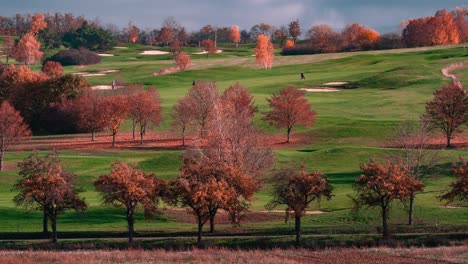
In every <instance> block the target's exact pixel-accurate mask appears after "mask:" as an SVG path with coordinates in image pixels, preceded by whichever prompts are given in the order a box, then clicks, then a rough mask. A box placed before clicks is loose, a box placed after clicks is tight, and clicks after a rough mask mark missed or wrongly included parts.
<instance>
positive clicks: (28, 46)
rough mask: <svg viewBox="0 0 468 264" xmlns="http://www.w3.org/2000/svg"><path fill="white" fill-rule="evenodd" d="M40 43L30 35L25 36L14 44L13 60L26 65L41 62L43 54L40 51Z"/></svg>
mask: <svg viewBox="0 0 468 264" xmlns="http://www.w3.org/2000/svg"><path fill="white" fill-rule="evenodd" d="M40 47H41V43H40V42H39V41H37V39H36V38H35V37H34V35H33V34H32V33H27V34H25V35H24V36H23V37H22V38H21V39H20V40H19V42H18V44H16V47H15V53H14V58H15V59H16V60H17V61H19V62H24V63H25V64H26V65H28V66H29V65H31V64H36V63H38V62H39V61H41V59H42V57H43V56H44V53H43V52H42V51H41V50H40Z"/></svg>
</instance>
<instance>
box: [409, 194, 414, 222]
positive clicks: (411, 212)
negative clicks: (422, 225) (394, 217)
mask: <svg viewBox="0 0 468 264" xmlns="http://www.w3.org/2000/svg"><path fill="white" fill-rule="evenodd" d="M414 196H415V194H414V193H412V194H411V195H410V199H409V213H408V225H413V215H414Z"/></svg>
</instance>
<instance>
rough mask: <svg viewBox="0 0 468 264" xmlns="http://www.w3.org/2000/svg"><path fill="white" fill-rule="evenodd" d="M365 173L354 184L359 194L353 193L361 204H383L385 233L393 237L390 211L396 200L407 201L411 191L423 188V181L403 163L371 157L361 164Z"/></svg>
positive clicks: (354, 199)
mask: <svg viewBox="0 0 468 264" xmlns="http://www.w3.org/2000/svg"><path fill="white" fill-rule="evenodd" d="M361 170H362V171H363V174H362V175H361V176H359V177H358V178H357V179H356V181H355V185H354V190H355V192H356V196H355V197H352V199H353V201H354V202H355V205H356V207H357V208H359V207H360V206H366V207H380V210H381V216H382V235H383V238H384V239H385V240H387V239H388V238H389V235H390V233H389V230H388V214H389V211H390V205H391V204H392V202H393V201H394V200H401V201H406V200H407V199H408V198H409V196H410V195H411V193H416V192H418V191H421V190H422V189H423V187H424V185H423V184H422V182H420V181H418V180H416V179H413V178H411V177H410V176H409V172H408V169H407V168H406V167H405V166H403V163H401V162H400V163H393V162H390V161H388V162H387V164H386V165H383V164H380V163H378V162H375V161H373V160H371V161H370V162H369V163H368V164H361Z"/></svg>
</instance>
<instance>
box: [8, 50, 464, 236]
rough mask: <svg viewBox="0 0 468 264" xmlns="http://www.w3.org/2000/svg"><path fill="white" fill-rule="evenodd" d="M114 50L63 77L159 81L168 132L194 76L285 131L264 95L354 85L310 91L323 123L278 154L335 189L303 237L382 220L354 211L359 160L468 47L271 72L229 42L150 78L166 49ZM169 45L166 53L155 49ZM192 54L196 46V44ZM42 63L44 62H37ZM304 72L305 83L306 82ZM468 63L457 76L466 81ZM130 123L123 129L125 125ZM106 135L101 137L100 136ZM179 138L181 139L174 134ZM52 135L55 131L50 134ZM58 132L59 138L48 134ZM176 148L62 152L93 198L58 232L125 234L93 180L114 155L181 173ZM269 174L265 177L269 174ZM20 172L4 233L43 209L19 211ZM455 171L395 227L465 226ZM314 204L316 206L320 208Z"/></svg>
mask: <svg viewBox="0 0 468 264" xmlns="http://www.w3.org/2000/svg"><path fill="white" fill-rule="evenodd" d="M124 47H126V48H124V49H123V48H117V49H114V50H112V51H110V52H109V53H110V54H113V55H114V56H112V57H103V61H102V63H101V64H98V65H92V66H87V67H84V68H77V67H71V66H70V67H65V71H66V72H67V73H72V72H84V71H86V72H99V71H103V70H118V72H116V73H111V74H108V75H106V76H98V77H88V78H87V79H88V81H89V82H90V83H91V84H93V85H105V84H107V85H109V84H110V83H111V82H112V80H113V79H116V78H122V79H124V80H125V81H126V82H127V83H141V84H144V85H146V86H149V85H154V86H156V87H157V89H158V91H159V92H160V94H161V99H162V106H163V111H164V121H163V124H162V125H161V126H160V127H159V128H157V129H158V130H168V129H169V128H170V124H171V119H170V116H169V114H168V113H169V112H170V111H171V107H172V105H173V104H174V103H175V102H176V101H177V100H178V99H180V98H182V97H183V96H184V95H185V94H186V93H187V91H188V90H189V89H190V88H191V85H192V81H193V80H214V81H216V82H217V84H218V87H219V88H220V89H221V90H223V89H226V88H228V87H229V86H230V85H232V84H234V83H236V82H239V83H240V84H242V85H243V86H244V87H246V88H247V89H248V91H249V92H251V93H252V94H253V95H254V97H255V101H256V104H257V105H258V107H259V110H260V111H259V113H257V115H256V117H255V120H256V126H258V127H259V128H260V129H262V130H263V131H264V132H265V133H268V134H275V135H276V134H277V135H283V134H284V135H285V131H278V130H276V129H275V128H272V127H269V126H268V125H267V124H266V123H265V122H263V121H261V116H262V114H261V112H262V111H266V110H267V109H268V108H267V104H266V101H265V98H266V97H268V96H270V95H271V94H272V93H276V92H278V91H279V90H280V89H282V88H285V87H287V86H288V85H294V86H296V87H298V88H314V87H322V86H323V85H324V83H327V82H336V81H345V82H348V83H349V86H350V87H352V88H353V89H346V90H343V91H339V92H333V93H308V94H307V95H306V96H307V98H308V100H309V102H310V103H311V105H312V108H313V109H314V110H315V111H316V112H317V113H318V115H317V122H316V123H315V124H314V125H313V126H312V127H311V128H298V129H297V130H295V131H294V135H293V137H294V136H297V138H307V139H308V140H306V143H301V144H293V145H292V146H291V147H286V148H284V147H281V148H278V149H277V150H275V154H276V158H277V162H276V165H275V166H274V168H273V169H272V171H271V172H270V173H269V175H271V173H273V172H274V170H275V169H279V168H281V167H284V166H296V167H298V166H299V164H301V163H304V164H306V165H307V167H308V169H309V170H318V171H321V172H323V173H326V174H327V175H328V176H329V178H330V180H331V183H332V184H333V186H334V188H335V189H334V195H335V196H334V197H333V199H332V200H331V201H329V202H328V201H322V203H321V204H320V210H322V211H325V212H326V213H325V214H321V215H307V216H306V217H305V219H304V221H303V225H304V231H305V232H306V233H337V232H338V233H339V232H344V233H349V232H357V233H360V232H361V233H367V232H375V230H376V229H375V228H376V226H378V225H379V216H378V213H377V211H374V210H365V211H363V212H361V214H360V215H359V216H357V217H356V216H355V215H353V214H351V208H352V204H351V200H350V199H349V198H348V196H347V195H349V194H351V193H352V183H353V181H354V179H355V178H356V177H357V176H358V175H359V173H360V171H359V164H360V163H362V162H366V161H367V160H368V159H369V158H371V157H384V156H385V155H387V154H388V153H389V152H392V151H397V150H389V149H386V148H384V147H383V145H384V143H385V141H386V140H387V139H388V138H389V137H391V135H392V133H393V132H394V129H395V128H396V127H397V125H398V123H399V122H401V121H404V120H413V121H416V120H417V119H418V117H419V115H420V114H421V113H423V112H424V105H425V102H427V101H428V100H430V98H431V97H432V93H433V92H434V91H435V90H436V89H438V88H440V87H441V85H443V84H446V83H448V82H449V80H448V79H446V78H444V77H443V76H442V74H441V72H440V70H441V69H442V68H443V67H444V66H446V65H448V64H451V63H454V62H460V61H466V60H468V51H467V50H465V49H464V48H463V47H462V46H451V47H434V48H421V49H402V50H389V51H371V52H355V53H338V54H320V55H307V56H291V57H282V56H280V55H279V54H277V56H276V59H275V66H274V67H273V69H272V70H268V71H265V70H260V69H257V68H256V67H255V58H254V57H252V54H253V47H252V46H241V47H239V48H233V47H232V46H230V45H223V46H222V47H221V48H222V49H223V50H224V52H222V53H219V54H214V55H210V56H209V58H206V56H205V55H192V62H193V66H192V67H191V68H188V69H187V70H186V71H184V72H178V73H174V74H170V75H164V76H153V75H152V74H153V73H154V72H157V71H158V70H160V69H162V68H167V67H172V66H173V64H174V63H173V60H172V56H171V55H170V54H168V55H141V54H140V53H141V52H142V51H144V50H148V49H154V48H151V47H147V46H142V45H133V44H132V45H124ZM159 50H164V49H159ZM187 51H188V52H189V53H194V52H198V51H199V49H197V48H190V49H188V50H187ZM36 68H38V66H36ZM301 72H304V73H305V76H306V78H307V79H306V80H304V81H301V80H300V75H299V74H300V73H301ZM467 73H468V69H463V70H460V71H459V72H457V74H459V75H460V77H461V79H462V81H463V82H464V83H468V79H467V77H466V76H467ZM129 127H130V126H129V124H127V125H126V126H125V129H126V130H128V129H129ZM104 134H105V133H104ZM174 136H177V135H174ZM49 138H50V137H49ZM52 138H53V137H52ZM181 153H182V152H181V151H180V150H164V149H124V150H122V149H119V150H113V149H110V148H109V149H104V150H99V151H79V150H76V151H74V150H70V151H64V152H61V153H60V156H61V157H62V158H63V159H64V160H65V161H66V164H67V166H68V168H69V169H70V170H72V171H74V172H75V173H76V174H77V175H78V177H79V180H80V186H81V187H82V189H83V190H84V192H83V193H82V195H83V196H84V197H85V198H86V201H87V202H88V203H89V205H90V206H89V211H88V212H87V213H85V214H83V215H76V214H75V213H67V214H66V215H64V216H62V217H59V220H58V229H59V231H124V230H125V228H126V222H125V216H124V211H123V210H118V209H112V208H107V207H103V206H101V205H100V199H99V197H98V195H97V193H96V191H95V189H94V187H93V185H92V182H93V181H94V180H95V179H96V178H97V177H98V176H99V175H101V174H104V173H108V172H109V170H110V163H111V162H112V161H115V160H116V159H122V160H124V161H126V162H134V163H138V164H139V165H140V167H141V168H143V169H144V170H145V171H152V172H155V173H156V174H157V175H158V176H159V177H162V178H165V179H170V178H175V177H177V174H178V168H179V166H180V161H179V157H180V155H181ZM28 154H29V153H28V152H9V153H7V156H6V162H7V164H8V165H9V166H10V167H11V168H14V164H15V163H17V162H18V161H20V160H21V159H23V158H24V157H26V156H27V155H28ZM467 155H468V151H467V150H464V149H457V150H445V151H443V156H444V157H446V159H444V160H443V161H441V164H440V166H445V167H448V166H449V164H450V162H452V161H455V160H456V157H457V156H467ZM267 176H268V175H267ZM16 179H17V176H16V171H14V170H9V171H5V172H1V173H0V226H2V228H1V229H0V232H18V231H20V232H34V231H40V230H41V216H42V215H41V214H40V213H38V212H35V211H31V212H27V211H25V210H23V209H22V208H16V207H15V206H14V204H13V203H12V198H13V196H14V195H15V194H16V192H15V191H12V190H11V189H12V185H13V183H14V182H15V181H16ZM452 179H453V178H452V177H451V176H449V175H439V176H438V177H434V178H431V179H429V180H427V181H426V182H425V185H426V188H425V190H424V192H423V193H421V194H419V195H418V196H417V200H416V211H415V219H416V225H415V226H414V227H408V226H406V225H405V223H406V214H405V211H406V209H405V205H403V204H401V203H395V204H394V207H393V210H392V213H391V220H390V223H391V224H392V228H393V229H396V230H398V231H402V232H419V231H427V230H430V231H439V232H443V231H465V232H466V231H467V230H468V225H466V223H467V222H468V208H467V207H464V208H445V207H443V204H442V203H441V202H440V201H439V199H438V198H437V197H438V196H439V195H440V193H441V191H443V190H445V189H446V188H447V184H448V183H449V182H451V181H452ZM269 199H270V192H269V186H268V185H266V186H265V188H264V189H263V190H262V191H261V192H259V193H258V194H257V195H256V200H255V202H254V203H253V205H252V210H254V211H262V210H264V205H265V204H266V203H267V202H268V201H269ZM316 209H319V208H318V207H316ZM293 229H294V226H293V225H292V224H288V223H286V224H285V223H284V221H283V219H281V217H276V218H274V219H273V220H272V221H263V222H258V221H257V222H256V223H255V221H253V222H251V223H246V224H244V225H243V226H242V227H240V228H238V229H237V230H236V231H235V232H239V230H243V231H245V232H252V233H286V232H290V231H291V230H293ZM136 230H137V232H138V231H140V232H141V231H155V232H161V233H170V232H187V231H188V232H192V231H194V230H195V225H194V224H192V223H188V222H186V221H185V222H182V221H176V220H175V219H174V218H173V217H170V216H168V215H165V214H161V215H160V216H158V217H156V218H155V219H153V220H144V219H143V214H142V213H140V214H139V215H138V219H137V223H136ZM218 230H221V231H223V232H224V231H225V232H234V231H233V227H232V226H231V225H228V224H225V225H220V226H219V228H218Z"/></svg>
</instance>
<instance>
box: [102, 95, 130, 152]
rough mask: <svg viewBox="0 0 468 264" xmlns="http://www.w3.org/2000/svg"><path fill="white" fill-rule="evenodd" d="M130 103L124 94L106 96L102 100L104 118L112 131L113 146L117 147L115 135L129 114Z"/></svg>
mask: <svg viewBox="0 0 468 264" xmlns="http://www.w3.org/2000/svg"><path fill="white" fill-rule="evenodd" d="M128 110H129V104H128V100H127V98H126V97H125V96H124V95H114V96H109V97H105V98H104V99H103V101H102V111H103V118H104V120H106V125H107V127H108V128H109V130H110V131H111V132H112V147H115V136H116V135H117V132H118V131H119V129H120V126H121V125H122V124H123V122H124V121H125V117H126V116H127V114H128Z"/></svg>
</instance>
